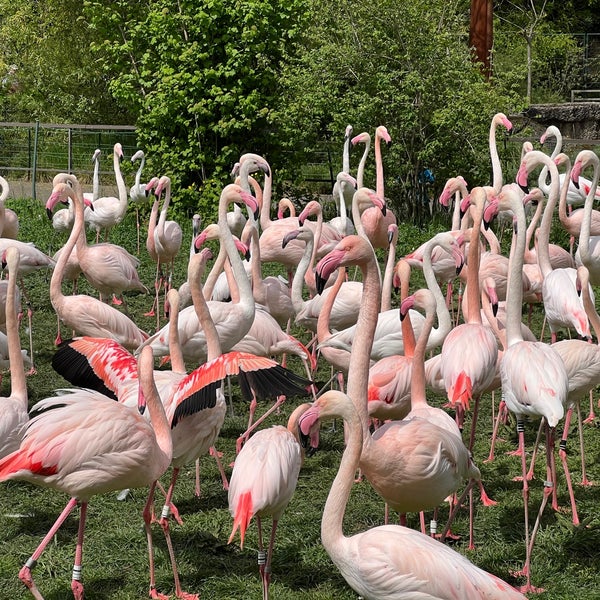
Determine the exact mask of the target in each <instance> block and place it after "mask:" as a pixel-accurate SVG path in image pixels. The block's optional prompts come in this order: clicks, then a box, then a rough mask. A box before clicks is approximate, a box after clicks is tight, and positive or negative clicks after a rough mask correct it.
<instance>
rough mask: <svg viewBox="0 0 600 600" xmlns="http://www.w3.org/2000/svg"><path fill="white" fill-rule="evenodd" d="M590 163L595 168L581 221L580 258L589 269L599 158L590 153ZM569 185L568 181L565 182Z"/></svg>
mask: <svg viewBox="0 0 600 600" xmlns="http://www.w3.org/2000/svg"><path fill="white" fill-rule="evenodd" d="M587 156H588V157H589V158H588V161H589V162H590V164H591V165H592V166H593V169H594V174H593V176H592V183H591V185H590V189H589V191H588V193H587V195H586V197H585V204H584V207H583V219H582V221H581V231H580V233H579V256H580V258H581V262H582V263H583V264H584V265H585V266H586V267H588V269H589V268H590V267H591V266H592V263H593V260H594V259H593V258H592V255H591V253H590V230H591V226H592V210H593V208H594V201H595V199H596V198H595V192H596V188H597V187H598V180H599V179H600V168H599V167H600V161H599V159H598V156H597V155H596V154H594V153H593V152H589V154H588V155H587ZM565 183H566V184H568V181H567V182H565Z"/></svg>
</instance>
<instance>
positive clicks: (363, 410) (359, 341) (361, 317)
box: [347, 248, 381, 440]
mask: <svg viewBox="0 0 600 600" xmlns="http://www.w3.org/2000/svg"><path fill="white" fill-rule="evenodd" d="M359 266H360V268H361V271H362V279H363V295H362V299H361V303H360V310H359V313H358V320H357V322H356V330H355V332H354V342H353V344H352V352H351V354H350V365H349V369H348V388H347V389H348V396H350V398H351V399H352V402H353V404H354V407H355V409H356V412H357V413H358V415H359V417H360V420H361V423H362V427H363V438H364V439H365V440H367V439H368V438H367V436H368V435H369V414H368V407H367V391H368V374H369V366H370V364H371V349H372V347H373V338H374V336H375V330H376V328H377V318H378V315H379V306H380V302H381V283H380V280H379V268H378V266H377V259H376V258H375V253H374V251H373V249H372V248H370V252H369V254H368V257H367V258H366V260H364V261H363V262H362V263H361V264H360V265H359Z"/></svg>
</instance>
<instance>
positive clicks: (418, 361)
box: [405, 305, 435, 410]
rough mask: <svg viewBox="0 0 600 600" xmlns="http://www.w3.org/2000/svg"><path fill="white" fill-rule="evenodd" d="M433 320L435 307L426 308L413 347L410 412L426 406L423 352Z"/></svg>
mask: <svg viewBox="0 0 600 600" xmlns="http://www.w3.org/2000/svg"><path fill="white" fill-rule="evenodd" d="M407 317H408V315H407ZM434 319H435V306H434V305H432V306H431V307H429V306H428V307H427V311H426V313H425V322H424V323H423V329H422V330H421V333H420V334H419V339H418V340H417V345H416V346H415V352H414V355H413V360H412V374H411V381H410V407H411V410H414V409H415V408H418V407H423V406H428V404H427V395H426V391H425V381H426V380H425V350H426V348H427V340H428V338H429V334H430V333H431V329H432V328H433V321H434ZM405 320H406V317H405ZM413 335H414V334H413Z"/></svg>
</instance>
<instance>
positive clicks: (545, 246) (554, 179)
mask: <svg viewBox="0 0 600 600" xmlns="http://www.w3.org/2000/svg"><path fill="white" fill-rule="evenodd" d="M531 155H534V159H532V160H536V159H537V162H538V163H542V164H545V165H547V167H548V171H549V173H550V190H549V192H548V200H547V202H546V207H545V208H544V213H543V216H542V222H541V224H540V231H539V234H538V249H537V257H538V264H539V266H540V270H541V271H542V275H543V276H544V277H546V276H547V275H548V273H550V272H551V271H552V265H551V264H550V247H549V244H550V229H551V227H552V218H553V216H554V209H555V207H556V202H557V200H558V197H559V193H560V194H561V195H562V194H565V197H566V194H567V191H568V184H569V176H570V173H571V170H570V168H569V172H568V174H566V175H565V182H564V183H565V185H563V188H562V190H560V182H559V177H558V169H557V167H556V164H555V163H554V161H553V160H552V159H551V158H550V157H549V156H547V155H546V154H544V153H543V152H538V151H536V150H532V151H531V152H529V153H528V155H527V156H531ZM534 164H535V163H534Z"/></svg>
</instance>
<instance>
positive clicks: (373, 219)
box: [355, 125, 396, 248]
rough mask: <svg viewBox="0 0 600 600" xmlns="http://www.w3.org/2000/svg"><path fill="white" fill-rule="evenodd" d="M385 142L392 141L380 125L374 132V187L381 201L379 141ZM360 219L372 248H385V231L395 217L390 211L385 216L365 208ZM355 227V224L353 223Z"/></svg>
mask: <svg viewBox="0 0 600 600" xmlns="http://www.w3.org/2000/svg"><path fill="white" fill-rule="evenodd" d="M382 140H383V141H385V142H386V143H387V144H389V143H390V142H391V141H392V138H391V137H390V134H389V133H388V130H387V129H386V128H385V127H384V126H383V125H380V126H379V127H377V129H376V130H375V144H374V146H375V175H376V186H375V193H376V194H377V196H379V197H380V198H381V199H382V200H385V187H384V177H383V161H382V158H381V141H382ZM360 219H361V221H362V226H363V228H364V231H365V234H366V236H367V237H368V238H369V240H370V241H371V244H373V247H374V248H387V247H388V239H387V229H388V225H390V224H396V216H395V215H394V213H393V212H392V211H390V210H388V211H387V212H386V213H385V214H384V213H382V212H381V211H380V210H378V209H377V208H376V207H371V208H367V209H366V210H364V211H363V212H362V213H361V215H360ZM355 225H356V222H355Z"/></svg>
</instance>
